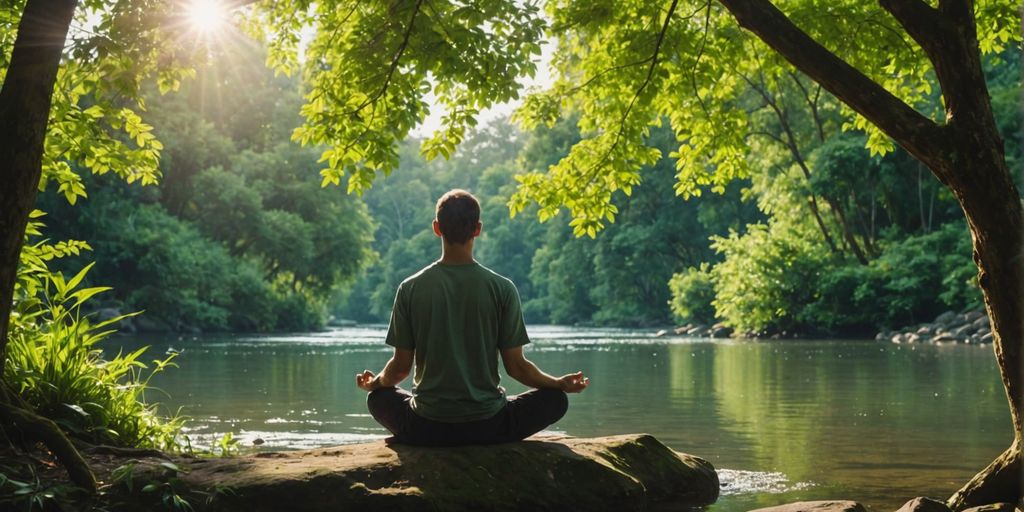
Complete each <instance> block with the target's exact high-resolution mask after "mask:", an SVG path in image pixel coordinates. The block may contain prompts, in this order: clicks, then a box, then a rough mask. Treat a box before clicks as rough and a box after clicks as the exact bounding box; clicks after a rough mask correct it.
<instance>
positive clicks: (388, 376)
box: [356, 348, 415, 391]
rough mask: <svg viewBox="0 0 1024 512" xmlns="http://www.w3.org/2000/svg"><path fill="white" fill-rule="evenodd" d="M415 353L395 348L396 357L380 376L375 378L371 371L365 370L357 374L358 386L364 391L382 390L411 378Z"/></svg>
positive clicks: (394, 356) (392, 358) (389, 362)
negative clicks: (410, 373)
mask: <svg viewBox="0 0 1024 512" xmlns="http://www.w3.org/2000/svg"><path fill="white" fill-rule="evenodd" d="M414 354H415V351H413V350H406V349H404V348H395V353H394V355H392V356H391V359H389V360H388V362H387V364H385V365H384V369H383V370H381V371H380V375H376V376H374V374H373V372H371V371H370V370H363V373H357V374H356V386H359V388H360V389H362V390H364V391H373V390H375V389H380V388H392V387H395V386H397V385H398V384H399V383H400V382H402V381H403V380H405V378H406V377H408V376H409V372H410V371H411V370H412V361H413V355H414Z"/></svg>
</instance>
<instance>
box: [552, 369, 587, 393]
mask: <svg viewBox="0 0 1024 512" xmlns="http://www.w3.org/2000/svg"><path fill="white" fill-rule="evenodd" d="M589 385H590V379H588V378H586V377H584V376H583V372H576V373H570V374H568V375H563V376H561V377H559V378H558V387H559V388H561V389H562V391H565V392H566V393H579V392H580V391H583V390H584V389H587V386H589Z"/></svg>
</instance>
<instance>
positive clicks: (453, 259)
mask: <svg viewBox="0 0 1024 512" xmlns="http://www.w3.org/2000/svg"><path fill="white" fill-rule="evenodd" d="M438 262H440V263H442V264H444V265H466V264H468V263H476V260H475V259H473V241H472V240H470V241H468V242H466V243H464V244H448V243H442V244H441V259H440V260H438Z"/></svg>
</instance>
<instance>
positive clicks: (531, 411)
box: [366, 388, 569, 446]
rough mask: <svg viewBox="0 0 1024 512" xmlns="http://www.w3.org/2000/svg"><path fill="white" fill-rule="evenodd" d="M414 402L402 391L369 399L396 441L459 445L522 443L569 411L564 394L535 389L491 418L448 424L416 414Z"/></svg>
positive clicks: (379, 393) (376, 394) (375, 415)
mask: <svg viewBox="0 0 1024 512" xmlns="http://www.w3.org/2000/svg"><path fill="white" fill-rule="evenodd" d="M410 400H412V395H411V394H410V393H409V392H408V391H406V390H404V389H401V388H381V389H378V390H375V391H373V392H371V393H370V394H369V396H367V398H366V405H367V407H368V408H369V409H370V414H371V415H373V419H375V420H377V422H378V423H380V424H381V425H384V427H386V428H387V429H388V430H390V431H391V433H392V434H394V435H395V436H394V438H392V439H391V440H390V441H392V442H397V443H404V444H413V445H420V446H456V445H465V444H495V443H508V442H513V441H521V440H523V439H526V438H527V437H530V436H532V435H533V434H536V433H537V432H540V431H541V430H544V428H545V427H547V426H548V425H551V424H552V423H554V422H556V421H558V420H560V419H561V418H562V416H564V415H565V411H566V410H568V408H569V399H568V398H567V397H566V396H565V393H564V392H562V391H559V390H556V389H534V390H533V391H528V392H526V393H523V394H520V395H515V396H511V397H509V398H508V403H507V404H505V407H503V408H502V409H501V411H499V412H498V413H497V414H495V415H494V416H491V417H490V418H487V419H484V420H477V421H467V422H462V423H447V422H442V421H434V420H429V419H427V418H424V417H422V416H420V415H418V414H416V412H414V411H413V410H412V407H411V406H410Z"/></svg>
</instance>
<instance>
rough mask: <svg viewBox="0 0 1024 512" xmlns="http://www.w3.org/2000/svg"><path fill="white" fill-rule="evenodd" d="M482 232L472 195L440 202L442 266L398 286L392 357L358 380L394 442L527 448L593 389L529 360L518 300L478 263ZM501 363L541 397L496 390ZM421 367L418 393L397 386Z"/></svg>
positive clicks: (437, 230)
mask: <svg viewBox="0 0 1024 512" xmlns="http://www.w3.org/2000/svg"><path fill="white" fill-rule="evenodd" d="M481 227H482V225H481V223H480V203H479V202H478V201H477V199H476V198H475V197H473V195H472V194H470V193H469V192H466V191H465V190H459V189H456V190H451V191H449V192H448V193H446V194H444V195H443V196H441V198H440V199H439V200H438V201H437V210H436V218H435V219H434V234H436V235H437V236H439V237H441V240H442V243H441V259H439V260H437V261H435V262H434V263H432V264H430V265H429V266H427V267H426V268H424V269H423V270H420V271H419V272H417V273H416V274H413V275H412V276H411V277H409V278H408V279H406V280H405V281H402V284H400V285H399V286H398V292H397V293H396V294H395V304H394V307H393V308H392V310H391V323H390V325H389V326H388V333H387V337H386V339H385V343H387V344H388V345H390V346H392V347H394V354H393V355H392V356H391V359H390V360H389V361H388V362H387V364H386V365H385V366H384V369H383V370H381V372H380V374H378V375H374V373H373V372H371V371H369V370H366V371H364V372H362V373H360V374H357V375H356V385H357V386H359V387H360V388H361V389H363V390H366V391H369V392H370V393H369V395H368V396H367V399H366V402H367V406H368V408H369V409H370V414H371V415H373V418H374V419H376V420H377V422H379V423H380V424H381V425H383V426H384V427H386V428H387V429H388V430H389V431H391V433H392V434H394V436H393V437H392V438H390V439H389V441H390V442H399V443H407V444H414V445H425V446H453V445H464V444H490V443H504V442H511V441H519V440H522V439H525V438H527V437H529V436H531V435H533V434H535V433H537V432H540V431H541V430H543V429H544V428H546V427H547V426H549V425H551V424H553V423H555V422H556V421H558V420H559V419H561V418H562V416H563V415H565V412H566V410H567V409H568V406H569V401H568V398H567V397H566V393H578V392H580V391H583V390H584V389H586V387H587V385H588V384H589V379H587V378H586V377H584V376H583V372H576V373H572V374H568V375H564V376H562V377H558V378H556V377H552V376H551V375H548V374H546V373H544V372H543V371H541V370H540V369H539V368H537V366H536V365H535V364H533V363H532V362H530V361H529V360H528V359H526V357H524V356H523V345H526V344H527V343H529V342H530V339H529V337H528V336H527V334H526V326H525V324H524V323H523V314H522V310H521V308H520V303H519V292H518V291H517V290H516V287H515V285H514V284H512V281H510V280H509V279H507V278H505V277H503V276H501V275H499V274H497V273H495V272H494V271H492V270H490V269H488V268H487V267H484V266H483V265H481V264H479V263H477V262H476V260H474V259H473V240H474V239H475V238H476V237H477V236H479V235H480V230H481ZM499 354H500V355H501V360H502V363H503V364H504V366H505V371H506V372H507V373H508V375H509V377H512V378H513V379H515V380H517V381H519V382H521V383H523V384H524V385H526V386H529V387H531V388H535V389H533V390H531V391H527V392H525V393H522V394H519V395H515V396H507V395H506V394H505V390H504V388H502V387H501V386H499V385H498V384H499V379H500V377H499V376H498V355H499ZM414 361H415V375H414V376H413V386H412V392H411V393H410V392H408V391H406V390H404V389H401V388H399V387H397V386H398V384H399V383H400V382H402V381H403V380H405V378H406V377H407V376H408V375H409V373H410V370H411V369H412V368H413V362H414Z"/></svg>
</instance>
